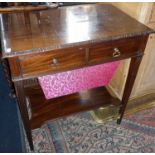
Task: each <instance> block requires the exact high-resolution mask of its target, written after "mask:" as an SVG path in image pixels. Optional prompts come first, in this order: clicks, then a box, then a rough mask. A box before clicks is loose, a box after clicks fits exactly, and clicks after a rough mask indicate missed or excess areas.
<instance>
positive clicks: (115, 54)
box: [113, 48, 121, 58]
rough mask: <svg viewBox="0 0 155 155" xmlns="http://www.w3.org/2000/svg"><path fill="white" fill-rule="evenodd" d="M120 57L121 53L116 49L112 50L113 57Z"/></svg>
mask: <svg viewBox="0 0 155 155" xmlns="http://www.w3.org/2000/svg"><path fill="white" fill-rule="evenodd" d="M120 55H121V52H120V50H119V49H118V48H114V52H113V57H114V58H116V57H119V56H120Z"/></svg>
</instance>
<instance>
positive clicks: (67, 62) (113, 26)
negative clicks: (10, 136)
mask: <svg viewBox="0 0 155 155" xmlns="http://www.w3.org/2000/svg"><path fill="white" fill-rule="evenodd" d="M0 22H1V38H2V56H3V58H4V59H7V60H8V62H9V66H10V70H11V77H12V81H13V83H14V86H15V90H16V95H17V99H18V105H19V108H20V112H21V116H22V120H23V124H24V127H25V131H26V134H27V137H28V140H29V144H30V147H31V149H32V150H33V142H32V136H31V129H34V128H37V127H39V126H40V125H41V124H42V123H43V122H44V121H46V120H48V119H53V118H57V117H62V116H65V115H69V114H72V113H75V112H80V111H85V110H90V109H94V108H98V107H100V106H119V107H120V110H119V113H120V118H119V119H118V121H117V123H121V120H122V117H123V114H124V111H125V108H126V105H127V102H128V99H129V96H130V93H131V90H132V87H133V83H134V80H135V78H136V74H137V71H138V68H139V65H140V62H141V59H142V56H143V54H144V53H143V51H144V49H145V45H146V43H147V39H148V35H149V34H150V33H153V30H151V29H149V28H148V27H146V26H144V25H143V24H141V23H139V22H137V21H136V20H135V19H133V18H131V17H129V16H128V15H126V14H125V13H123V12H121V11H120V10H118V9H117V8H115V7H113V6H111V5H96V4H95V5H83V6H81V5H80V6H71V7H62V8H57V9H53V10H46V11H39V12H30V13H12V14H1V15H0ZM127 58H131V64H130V69H129V73H128V78H127V81H126V85H125V89H124V94H123V98H122V100H121V101H120V100H119V99H117V98H114V97H112V96H111V95H110V94H109V93H108V91H107V90H106V89H105V88H104V87H99V88H95V89H91V90H88V91H87V93H89V94H90V95H89V97H88V98H85V97H84V96H85V94H83V95H81V93H80V95H79V93H75V94H71V95H68V96H63V97H59V98H55V99H51V100H46V99H45V97H44V95H43V92H42V90H41V88H40V86H39V84H38V83H37V84H36V85H32V84H28V82H29V80H33V79H36V78H37V77H39V76H42V75H48V74H51V73H57V72H63V71H68V70H73V69H77V68H83V67H86V66H93V65H97V64H102V63H106V62H112V61H116V60H122V59H127ZM25 81H27V82H25ZM25 83H26V84H25ZM85 93H86V92H85ZM28 103H29V104H30V106H31V110H32V117H31V118H29V115H28V110H27V104H28ZM51 103H52V104H51Z"/></svg>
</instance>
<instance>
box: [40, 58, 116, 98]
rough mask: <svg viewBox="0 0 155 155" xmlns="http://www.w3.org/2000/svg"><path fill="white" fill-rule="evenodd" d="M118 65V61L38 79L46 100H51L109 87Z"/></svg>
mask: <svg viewBox="0 0 155 155" xmlns="http://www.w3.org/2000/svg"><path fill="white" fill-rule="evenodd" d="M118 65H119V61H116V62H111V63H105V64H101V65H96V66H92V67H85V68H82V69H76V70H72V71H67V72H62V73H57V74H52V75H47V76H43V77H39V78H38V79H39V83H40V85H41V88H42V89H43V92H44V94H45V98H46V99H51V98H55V97H59V96H64V95H68V94H72V93H75V92H79V91H81V90H85V89H90V88H94V87H98V86H105V85H107V84H108V83H109V81H110V80H111V78H112V76H113V74H114V72H115V70H116V68H117V66H118Z"/></svg>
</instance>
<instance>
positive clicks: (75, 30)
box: [0, 4, 153, 57]
mask: <svg viewBox="0 0 155 155" xmlns="http://www.w3.org/2000/svg"><path fill="white" fill-rule="evenodd" d="M105 19H106V20H105ZM0 21H1V33H2V35H1V37H2V42H3V43H2V44H3V46H2V56H3V57H12V56H15V55H16V56H19V55H23V54H32V53H40V52H46V51H50V50H55V49H60V48H67V47H72V46H77V45H86V44H92V43H94V42H104V41H111V40H117V39H121V38H128V37H136V36H141V35H147V34H149V33H152V32H153V30H151V29H149V28H148V27H146V26H144V25H142V24H141V23H139V22H137V21H136V20H135V19H133V18H131V17H129V16H128V15H127V14H125V13H123V12H121V11H120V10H119V9H117V8H115V7H113V6H112V5H108V4H106V5H98V4H90V5H82V6H81V5H79V6H70V7H62V8H57V9H51V10H46V11H38V12H30V13H12V14H2V15H1V20H0ZM4 42H5V43H4Z"/></svg>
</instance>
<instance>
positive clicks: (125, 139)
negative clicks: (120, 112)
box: [27, 108, 155, 153]
mask: <svg viewBox="0 0 155 155" xmlns="http://www.w3.org/2000/svg"><path fill="white" fill-rule="evenodd" d="M33 140H34V148H35V152H59V153H60V152H72V153H74V152H80V153H83V152H96V153H97V152H101V153H104V152H115V153H118V152H134V153H136V152H139V153H140V152H155V108H152V109H147V110H145V111H141V112H138V113H135V114H133V115H130V116H128V117H127V118H125V119H124V120H123V122H122V124H121V125H117V124H116V122H115V121H109V122H107V123H105V124H98V123H96V122H95V121H94V120H93V118H92V117H91V115H90V113H89V112H85V113H80V114H76V115H72V116H69V117H65V118H62V119H57V120H53V121H48V122H46V123H45V124H44V125H43V126H42V127H41V128H39V129H35V130H33ZM27 151H28V152H30V150H29V147H28V144H27Z"/></svg>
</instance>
